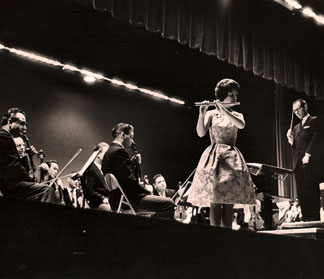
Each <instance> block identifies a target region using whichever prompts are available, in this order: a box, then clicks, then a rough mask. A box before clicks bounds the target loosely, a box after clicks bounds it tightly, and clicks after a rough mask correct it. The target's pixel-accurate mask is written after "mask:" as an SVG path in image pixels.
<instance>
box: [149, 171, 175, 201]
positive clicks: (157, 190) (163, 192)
mask: <svg viewBox="0 0 324 279" xmlns="http://www.w3.org/2000/svg"><path fill="white" fill-rule="evenodd" d="M153 188H154V190H153V195H156V196H161V197H165V198H172V197H173V195H174V194H175V190H173V189H167V184H166V182H165V179H164V177H163V176H162V174H156V175H154V176H153Z"/></svg>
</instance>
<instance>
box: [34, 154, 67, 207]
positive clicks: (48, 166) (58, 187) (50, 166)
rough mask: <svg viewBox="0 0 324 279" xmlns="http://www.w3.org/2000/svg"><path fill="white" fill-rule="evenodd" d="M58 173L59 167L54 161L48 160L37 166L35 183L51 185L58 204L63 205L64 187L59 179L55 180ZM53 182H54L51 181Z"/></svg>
mask: <svg viewBox="0 0 324 279" xmlns="http://www.w3.org/2000/svg"><path fill="white" fill-rule="evenodd" d="M58 171H59V166H58V163H57V161H56V160H50V161H47V162H45V163H42V164H40V165H39V166H38V172H37V175H36V176H37V181H38V182H43V183H47V184H48V185H50V184H51V187H52V188H53V190H54V191H55V195H56V198H57V199H58V200H59V203H61V204H65V199H64V191H63V190H64V186H63V183H62V180H61V179H60V178H56V176H57V173H58ZM53 180H54V181H53Z"/></svg>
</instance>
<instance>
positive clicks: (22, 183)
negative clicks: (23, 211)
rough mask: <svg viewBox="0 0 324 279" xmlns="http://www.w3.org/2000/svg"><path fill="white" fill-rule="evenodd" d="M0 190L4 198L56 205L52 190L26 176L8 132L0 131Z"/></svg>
mask: <svg viewBox="0 0 324 279" xmlns="http://www.w3.org/2000/svg"><path fill="white" fill-rule="evenodd" d="M0 188H1V192H2V194H3V196H4V197H9V198H16V199H25V200H36V201H42V202H53V203H56V202H57V199H56V196H55V193H54V190H53V189H52V188H50V187H48V186H47V185H45V184H40V183H35V182H34V181H32V180H31V178H30V177H29V176H28V173H27V171H26V169H25V168H24V166H23V165H22V163H21V161H20V159H19V155H18V152H17V149H16V144H15V142H14V140H13V138H12V135H11V134H10V132H8V131H7V130H5V129H0Z"/></svg>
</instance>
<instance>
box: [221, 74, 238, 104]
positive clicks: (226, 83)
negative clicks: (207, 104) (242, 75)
mask: <svg viewBox="0 0 324 279" xmlns="http://www.w3.org/2000/svg"><path fill="white" fill-rule="evenodd" d="M233 89H236V91H237V93H238V92H239V91H240V89H241V88H240V85H239V84H238V83H237V82H236V81H235V80H234V79H229V78H225V79H222V80H221V81H220V82H218V83H217V85H216V87H215V97H216V99H219V100H221V101H223V100H224V99H225V98H226V97H227V95H228V92H231V91H232V90H233Z"/></svg>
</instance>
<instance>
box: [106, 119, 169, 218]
mask: <svg viewBox="0 0 324 279" xmlns="http://www.w3.org/2000/svg"><path fill="white" fill-rule="evenodd" d="M112 136H113V142H112V144H111V145H110V147H109V149H108V151H107V152H106V154H105V155H104V158H103V161H102V171H103V174H104V175H105V174H107V173H111V174H113V175H114V176H115V177H116V179H117V180H118V182H119V184H120V186H121V187H122V189H123V191H124V192H125V194H126V196H127V198H128V199H129V200H130V202H131V203H132V205H133V207H134V208H135V210H148V211H155V212H157V214H156V216H159V217H165V218H172V217H173V213H174V202H173V200H172V199H170V198H164V197H160V196H154V195H151V194H150V193H149V192H148V191H147V190H145V188H144V187H143V185H141V184H140V183H139V181H138V179H137V174H136V173H135V170H134V164H137V165H138V164H140V163H141V155H140V154H136V155H135V156H133V159H131V157H130V155H129V154H128V153H127V151H126V149H129V148H130V147H131V146H132V144H133V138H134V127H133V126H132V125H130V124H127V123H119V124H117V125H116V126H115V127H114V128H113V130H112ZM119 198H120V195H115V196H113V197H111V199H110V200H111V202H110V204H111V205H112V206H113V207H114V208H113V209H115V205H118V202H119Z"/></svg>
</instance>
